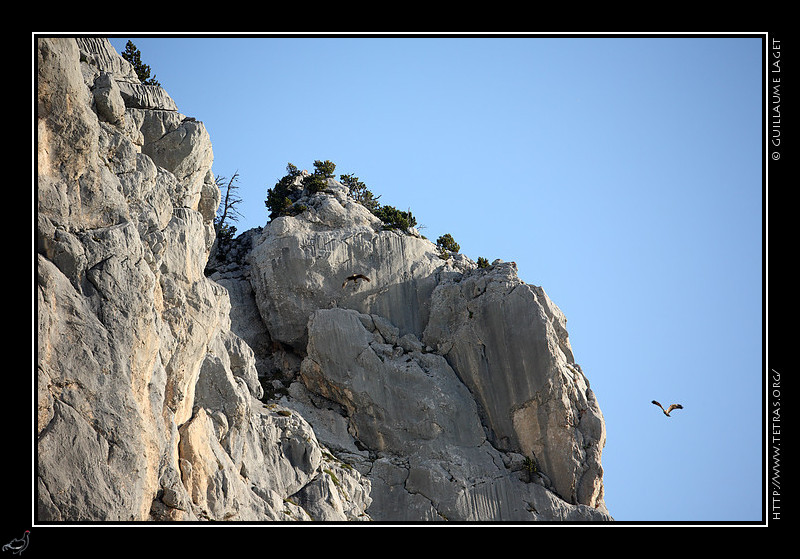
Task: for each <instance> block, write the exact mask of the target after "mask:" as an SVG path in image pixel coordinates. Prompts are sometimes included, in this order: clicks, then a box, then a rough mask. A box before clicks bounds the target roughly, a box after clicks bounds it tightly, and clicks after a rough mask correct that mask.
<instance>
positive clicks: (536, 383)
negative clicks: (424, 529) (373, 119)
mask: <svg viewBox="0 0 800 559" xmlns="http://www.w3.org/2000/svg"><path fill="white" fill-rule="evenodd" d="M295 187H296V190H295V197H296V198H297V202H296V204H297V205H298V206H300V207H302V208H303V211H302V212H301V213H300V214H299V215H295V216H284V217H278V218H276V219H274V220H273V221H272V222H270V223H269V224H268V225H267V227H265V228H263V230H258V231H252V232H248V233H247V234H246V235H245V236H244V237H245V238H246V242H247V243H248V246H249V247H250V248H249V250H248V251H247V254H248V255H247V257H246V260H247V265H245V266H243V267H239V266H234V267H233V270H235V271H232V270H230V269H229V270H228V271H226V272H225V273H219V274H216V275H215V276H212V277H217V278H218V281H220V282H224V281H227V282H230V283H226V285H228V286H229V287H230V288H231V291H236V292H237V293H242V294H244V295H243V302H247V303H249V304H252V303H255V305H256V306H257V308H258V310H259V312H260V316H261V319H262V320H261V321H258V320H257V318H255V317H253V316H250V317H249V318H248V319H247V320H245V321H243V322H242V323H241V324H239V323H237V322H236V321H234V325H233V329H234V330H236V331H242V332H246V331H253V330H254V326H253V324H254V323H258V322H260V323H261V324H263V325H264V328H265V329H266V330H267V332H268V334H269V338H270V340H271V341H272V344H273V346H272V352H271V355H273V356H276V355H280V356H281V357H280V359H279V360H278V362H275V363H274V365H273V366H272V367H271V370H273V371H277V372H278V378H279V381H278V380H274V381H273V382H275V383H277V384H279V385H284V386H286V385H288V388H287V392H288V394H287V395H286V396H284V397H283V399H282V400H281V402H282V403H283V404H284V405H287V406H292V407H295V408H296V409H300V410H302V413H303V415H304V416H305V417H308V418H309V421H311V422H312V423H313V425H314V427H315V430H316V432H317V436H318V437H319V438H320V439H321V440H323V441H324V443H325V444H326V445H328V446H329V447H330V448H332V449H336V451H337V453H338V455H339V456H346V457H347V460H348V461H349V462H350V463H352V464H354V465H355V467H357V468H358V469H359V471H361V472H362V474H364V475H365V476H367V477H368V479H370V481H371V484H372V499H373V502H372V505H371V506H370V508H369V509H368V512H369V514H370V516H371V517H372V518H373V519H376V520H419V519H428V520H441V519H447V520H465V521H468V520H489V519H491V520H536V519H554V518H556V519H564V518H581V519H601V520H602V519H608V518H610V517H609V516H608V513H607V511H606V509H605V504H604V500H603V484H602V468H601V466H600V456H601V452H602V448H603V446H604V444H605V428H604V422H603V418H602V413H601V412H600V409H599V407H598V405H597V402H596V399H595V397H594V394H593V393H592V391H591V389H590V388H589V383H588V381H587V379H586V377H585V376H584V375H583V373H582V372H581V369H580V366H579V365H578V364H577V363H575V362H574V357H573V353H572V349H571V347H570V343H569V339H568V335H567V330H566V319H565V318H564V316H563V314H562V313H561V311H560V310H559V309H558V307H557V306H556V305H555V304H554V303H553V302H552V301H550V299H549V298H548V297H547V295H546V294H545V292H544V290H542V289H541V288H539V287H536V286H531V285H527V284H525V283H524V282H522V281H521V280H520V279H519V278H518V277H517V274H516V266H515V264H514V263H503V262H500V261H497V262H495V263H493V264H492V265H491V266H489V267H488V268H481V269H479V268H478V267H477V266H476V264H475V263H473V262H472V261H470V260H469V259H467V258H465V257H464V256H463V255H453V254H451V255H449V257H447V258H442V256H441V252H440V251H439V249H438V248H437V247H436V246H435V245H434V244H433V243H431V242H430V241H428V240H426V239H424V238H422V237H420V236H419V235H418V234H417V233H416V232H415V231H413V230H409V231H397V230H387V229H385V228H384V227H383V224H382V223H381V222H380V221H379V220H377V219H376V218H375V216H373V215H372V214H371V213H370V212H369V211H368V210H367V209H366V208H364V207H363V206H361V205H360V204H358V203H356V202H355V201H354V200H353V199H352V198H351V197H350V196H349V194H348V191H347V189H346V188H345V187H344V186H343V185H341V184H340V183H338V182H337V181H336V180H334V179H328V188H327V190H326V191H325V192H323V193H317V194H311V193H309V192H306V191H304V190H303V189H302V183H301V181H300V180H299V179H298V180H296V181H295ZM237 250H238V249H237V248H234V249H233V251H234V253H236V251H237ZM223 268H224V267H223ZM243 270H244V271H243ZM236 273H238V274H240V276H239V277H238V279H236V280H234V278H233V275H235V274H236ZM354 273H360V274H364V275H366V276H367V277H368V278H370V281H368V282H367V281H364V280H360V281H358V282H352V281H350V282H346V281H345V280H346V278H347V277H348V276H349V275H351V274H354ZM232 274H233V275H232ZM233 284H235V285H236V286H237V287H235V288H233ZM248 287H252V291H249V290H248ZM276 346H278V347H279V348H280V350H276ZM288 356H293V357H294V361H293V362H291V359H290V358H289V357H288ZM553 503H558V506H556V505H554V504H553Z"/></svg>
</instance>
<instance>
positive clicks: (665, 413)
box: [653, 400, 683, 417]
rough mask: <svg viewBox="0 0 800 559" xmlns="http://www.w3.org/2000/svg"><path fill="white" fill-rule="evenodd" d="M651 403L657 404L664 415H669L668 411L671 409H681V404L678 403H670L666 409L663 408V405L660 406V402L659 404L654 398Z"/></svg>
mask: <svg viewBox="0 0 800 559" xmlns="http://www.w3.org/2000/svg"><path fill="white" fill-rule="evenodd" d="M653 403H654V404H655V405H657V406H658V407H659V408H661V411H663V412H664V415H666V416H667V417H671V416H670V415H669V412H671V411H672V410H682V409H683V406H682V405H680V404H671V405H670V406H669V407H668V408H667V409H664V406H662V405H661V404H659V403H658V402H656V401H655V400H653Z"/></svg>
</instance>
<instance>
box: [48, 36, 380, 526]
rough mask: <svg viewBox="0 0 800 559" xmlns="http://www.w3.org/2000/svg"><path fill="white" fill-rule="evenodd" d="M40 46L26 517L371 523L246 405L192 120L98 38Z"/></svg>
mask: <svg viewBox="0 0 800 559" xmlns="http://www.w3.org/2000/svg"><path fill="white" fill-rule="evenodd" d="M37 47H38V60H37V62H38V65H37V67H38V76H37V80H38V96H37V126H38V128H37V133H38V138H37V140H38V142H37V147H38V153H37V163H38V191H37V204H38V207H37V210H38V211H37V317H38V326H37V328H38V331H37V364H38V370H37V453H38V460H37V472H36V480H37V518H38V520H39V521H43V522H47V521H63V520H69V521H76V520H77V521H96V520H114V521H119V520H122V521H134V520H197V519H212V520H295V519H296V520H309V519H326V520H351V519H353V520H355V519H368V518H369V517H368V516H367V515H366V514H365V513H364V510H365V509H366V507H367V506H368V505H369V503H370V498H369V481H368V480H366V479H363V478H362V476H360V475H359V474H358V472H356V471H354V470H352V469H349V468H345V467H343V466H342V465H341V462H339V461H338V460H336V459H335V458H333V456H332V455H331V454H330V453H329V452H328V451H327V450H326V449H325V447H323V446H322V445H321V444H320V443H319V442H318V440H317V439H316V438H315V436H314V432H313V430H312V429H311V426H310V425H309V424H308V423H307V422H306V421H305V420H304V419H303V418H302V417H300V416H299V415H298V414H297V413H295V412H292V411H290V410H287V409H285V408H282V407H280V406H278V405H275V404H272V405H270V406H266V405H265V404H264V403H263V402H262V401H260V400H259V398H261V397H262V396H263V388H262V386H261V384H260V382H259V380H258V377H257V370H256V367H255V364H256V360H255V357H254V355H253V351H252V349H251V348H250V347H249V346H248V345H247V344H246V343H245V342H244V341H243V340H242V339H241V338H240V337H239V336H237V335H236V334H234V333H233V332H232V331H231V329H230V316H231V306H230V300H229V296H228V292H227V291H226V290H225V289H224V288H223V287H222V286H221V285H219V284H217V283H215V282H214V281H211V280H209V279H208V278H206V277H205V275H204V268H205V265H206V261H207V259H208V254H209V250H210V248H211V246H212V243H213V240H214V229H213V223H212V220H213V217H214V214H215V212H216V208H217V206H218V204H219V200H220V193H219V189H218V188H217V187H216V185H215V183H214V178H213V176H212V174H211V163H212V149H211V142H210V139H209V137H208V133H207V132H206V130H205V127H204V126H203V123H202V122H199V121H196V120H195V119H193V118H186V117H185V116H184V115H181V114H180V113H179V112H178V111H177V109H176V107H175V104H174V102H173V101H172V100H171V99H170V98H169V96H168V95H167V93H166V92H165V91H164V90H163V89H161V88H160V87H155V86H146V85H143V84H141V83H139V80H138V79H137V78H136V76H135V74H134V72H133V70H132V68H131V67H130V65H129V64H128V63H127V62H126V61H124V60H123V59H122V58H121V57H119V56H118V55H117V53H116V52H114V50H113V49H112V48H111V46H110V44H109V43H108V41H106V40H97V39H79V40H74V39H39V40H38V41H37ZM334 479H335V480H336V483H334V481H333V480H334ZM345 492H346V493H345Z"/></svg>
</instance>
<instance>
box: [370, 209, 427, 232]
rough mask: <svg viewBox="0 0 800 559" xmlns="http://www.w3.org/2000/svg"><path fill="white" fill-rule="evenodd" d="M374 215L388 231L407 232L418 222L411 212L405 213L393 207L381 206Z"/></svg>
mask: <svg viewBox="0 0 800 559" xmlns="http://www.w3.org/2000/svg"><path fill="white" fill-rule="evenodd" d="M372 213H373V214H375V216H377V217H378V219H380V220H381V221H382V222H383V226H384V227H385V228H386V229H402V230H406V229H408V228H410V227H414V226H415V225H416V224H417V220H416V219H414V216H413V215H411V211H407V212H404V211H401V210H398V209H397V208H395V207H393V206H381V207H380V208H378V209H377V210H375V211H374V212H372Z"/></svg>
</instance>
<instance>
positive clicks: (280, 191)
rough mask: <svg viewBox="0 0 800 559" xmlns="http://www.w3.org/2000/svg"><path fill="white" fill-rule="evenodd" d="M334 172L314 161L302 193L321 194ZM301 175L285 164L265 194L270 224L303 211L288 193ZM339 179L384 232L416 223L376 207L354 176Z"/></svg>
mask: <svg viewBox="0 0 800 559" xmlns="http://www.w3.org/2000/svg"><path fill="white" fill-rule="evenodd" d="M335 170H336V165H335V164H334V163H333V162H331V161H328V160H325V161H320V160H316V161H314V172H313V173H312V174H310V175H306V176H303V178H302V182H301V185H302V186H303V189H305V191H306V192H308V193H311V194H315V193H317V192H323V191H324V190H325V189H326V188H327V185H328V179H329V178H333V176H334V174H333V173H334V171H335ZM302 174H303V173H301V172H300V171H298V170H297V167H295V166H294V165H292V164H291V163H289V164H288V165H287V166H286V175H285V176H284V177H283V178H281V179H280V180H279V181H278V182H277V183H276V184H275V186H274V187H273V188H270V189H268V190H267V200H266V201H265V202H264V203H265V204H266V206H267V209H268V210H269V212H270V213H269V219H270V220H272V219H275V218H276V217H280V216H282V215H297V214H298V213H300V212H302V211H303V210H305V209H306V208H305V206H302V205H299V204H297V203H296V202H297V199H298V198H299V192H297V190H296V189H292V185H293V184H294V183H295V180H296V178H297V177H298V176H300V175H302ZM340 178H341V182H342V184H343V185H345V186H347V187H348V188H349V189H350V193H351V194H352V196H353V198H354V199H355V200H356V201H357V202H359V203H360V204H362V205H363V206H364V207H365V208H367V209H368V210H369V211H370V212H372V213H373V215H375V216H377V217H378V219H380V220H381V221H382V222H383V226H384V227H385V228H386V229H401V230H406V229H408V228H410V227H416V225H417V220H416V219H415V218H414V216H413V215H412V214H411V211H410V210H409V211H406V212H404V211H401V210H398V209H397V208H395V207H393V206H381V205H380V203H378V199H379V198H380V196H377V197H376V196H375V195H373V194H372V192H370V190H369V189H368V188H367V185H365V184H364V183H363V182H362V181H360V180H359V179H358V177H356V176H354V175H340ZM456 246H457V245H456Z"/></svg>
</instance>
